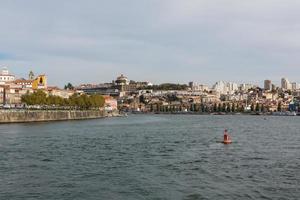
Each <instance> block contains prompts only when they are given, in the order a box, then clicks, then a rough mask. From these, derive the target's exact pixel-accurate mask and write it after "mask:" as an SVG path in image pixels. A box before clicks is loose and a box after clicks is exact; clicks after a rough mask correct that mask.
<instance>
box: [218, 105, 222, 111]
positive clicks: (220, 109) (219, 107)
mask: <svg viewBox="0 0 300 200" xmlns="http://www.w3.org/2000/svg"><path fill="white" fill-rule="evenodd" d="M221 111H222V104H220V103H219V105H218V112H221Z"/></svg>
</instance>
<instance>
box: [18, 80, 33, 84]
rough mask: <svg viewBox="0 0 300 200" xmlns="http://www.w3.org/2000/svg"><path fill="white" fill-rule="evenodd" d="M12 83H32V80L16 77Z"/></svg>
mask: <svg viewBox="0 0 300 200" xmlns="http://www.w3.org/2000/svg"><path fill="white" fill-rule="evenodd" d="M14 83H16V84H18V83H33V80H25V79H17V80H15V81H14Z"/></svg>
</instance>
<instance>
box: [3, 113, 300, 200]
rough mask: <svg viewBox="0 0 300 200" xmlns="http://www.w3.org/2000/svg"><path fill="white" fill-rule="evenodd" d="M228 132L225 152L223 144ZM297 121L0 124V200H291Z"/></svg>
mask: <svg viewBox="0 0 300 200" xmlns="http://www.w3.org/2000/svg"><path fill="white" fill-rule="evenodd" d="M224 128H228V129H229V132H230V134H231V136H232V138H233V141H234V143H233V144H231V145H227V146H226V145H223V144H221V143H219V142H218V141H220V140H222V136H223V135H222V134H223V133H222V131H223V129H224ZM299 197H300V117H262V116H197V115H181V116H180V115H173V116H172V115H133V116H129V117H124V118H110V119H99V120H90V121H68V122H55V123H32V124H12V125H0V199H1V200H2V199H4V200H6V199H8V200H10V199H13V200H14V199H53V200H54V199H55V200H58V199H72V200H73V199H122V200H123V199H125V200H126V199H130V200H134V199H299Z"/></svg>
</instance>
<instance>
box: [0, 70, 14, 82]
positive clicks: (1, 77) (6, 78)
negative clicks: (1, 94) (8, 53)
mask: <svg viewBox="0 0 300 200" xmlns="http://www.w3.org/2000/svg"><path fill="white" fill-rule="evenodd" d="M14 80H15V76H14V75H11V74H9V71H8V69H7V68H6V67H4V68H3V69H2V71H1V73H0V84H1V85H4V84H6V83H7V82H12V81H14Z"/></svg>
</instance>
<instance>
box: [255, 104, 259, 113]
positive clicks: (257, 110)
mask: <svg viewBox="0 0 300 200" xmlns="http://www.w3.org/2000/svg"><path fill="white" fill-rule="evenodd" d="M255 111H256V112H259V111H260V105H259V103H256V107H255Z"/></svg>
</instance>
